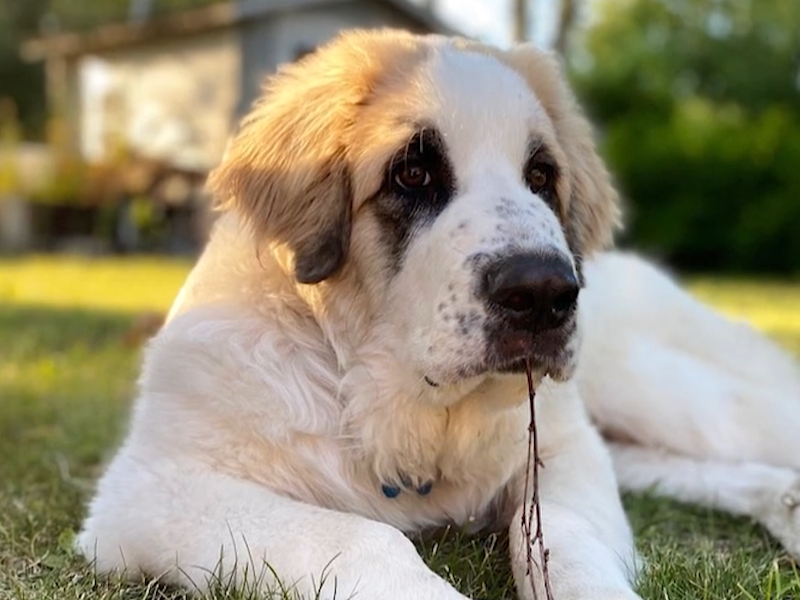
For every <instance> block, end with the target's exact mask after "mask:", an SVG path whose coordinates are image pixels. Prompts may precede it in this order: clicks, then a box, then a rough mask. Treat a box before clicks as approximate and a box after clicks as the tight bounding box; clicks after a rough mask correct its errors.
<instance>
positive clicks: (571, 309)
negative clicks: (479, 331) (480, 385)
mask: <svg viewBox="0 0 800 600" xmlns="http://www.w3.org/2000/svg"><path fill="white" fill-rule="evenodd" d="M579 291H580V285H579V283H578V278H577V276H576V274H575V270H574V268H573V267H572V264H571V263H570V261H569V260H568V259H567V258H566V257H564V256H562V255H560V254H555V253H548V254H535V253H518V254H511V255H507V256H504V257H502V258H498V259H495V260H494V261H492V262H491V263H489V264H488V265H487V267H486V268H485V271H484V277H483V285H482V287H481V290H480V294H481V296H482V300H483V302H484V303H485V304H486V307H487V312H488V314H489V319H488V321H487V324H486V337H487V342H488V343H487V353H488V359H489V360H488V363H489V365H490V366H491V367H492V369H493V370H497V371H521V370H522V369H524V366H525V363H526V362H527V361H530V362H531V363H533V364H534V365H537V366H544V367H553V368H559V367H561V366H563V365H561V363H562V362H564V361H566V360H567V357H566V356H565V355H566V346H567V344H568V342H569V340H570V338H571V336H572V335H573V333H574V330H575V312H576V308H577V304H578V293H579Z"/></svg>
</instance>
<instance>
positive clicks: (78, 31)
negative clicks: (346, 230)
mask: <svg viewBox="0 0 800 600" xmlns="http://www.w3.org/2000/svg"><path fill="white" fill-rule="evenodd" d="M386 25H388V26H394V27H404V28H408V29H412V30H415V31H420V32H429V31H435V32H445V33H461V34H463V35H468V36H472V37H477V38H480V39H482V40H485V41H487V42H490V43H493V44H497V45H500V46H507V45H509V44H511V43H512V42H513V41H518V40H532V41H533V42H534V43H536V44H539V45H540V46H542V47H546V48H552V49H554V50H555V51H556V52H559V53H560V54H561V55H562V56H563V58H564V62H565V64H566V66H567V71H568V74H569V77H570V79H571V81H572V84H573V87H574V88H575V90H576V92H577V94H578V95H579V97H580V99H581V101H582V102H583V104H584V105H585V106H586V108H587V110H588V112H589V114H590V116H591V118H592V119H593V121H594V122H595V124H596V125H597V135H598V140H599V143H600V148H601V152H602V154H603V155H604V157H605V159H606V160H607V161H608V163H609V165H610V167H611V169H612V171H613V172H614V174H615V176H616V178H617V182H618V184H619V187H620V188H621V190H622V191H623V192H624V196H625V201H626V204H627V215H628V218H627V230H626V232H625V234H624V235H623V236H622V237H621V239H620V241H621V243H622V244H623V245H625V246H632V247H636V248H637V249H640V250H642V251H644V252H646V253H647V254H649V255H650V256H652V257H654V258H656V259H657V260H659V261H661V262H664V263H666V264H668V265H670V267H672V268H674V269H675V270H677V271H678V273H679V274H680V275H681V277H682V278H683V281H684V282H685V283H686V284H687V285H688V286H689V288H690V289H691V291H692V292H693V293H695V294H696V295H698V296H699V297H700V298H702V299H703V300H706V301H708V302H710V303H712V304H713V305H714V306H716V307H717V308H719V309H720V310H722V311H724V312H725V313H727V314H728V315H731V316H733V317H735V318H744V319H747V320H749V321H750V322H752V323H753V324H755V325H756V326H757V327H759V328H760V329H761V330H763V331H765V332H766V333H768V334H769V335H771V336H773V337H774V338H775V339H777V340H778V341H779V343H781V344H782V345H783V346H784V347H786V348H787V349H790V350H791V351H793V352H795V353H796V354H797V355H800V0H239V1H220V0H217V1H214V0H0V597H1V598H6V597H8V598H20V599H21V598H25V600H53V599H56V598H58V599H61V598H87V599H88V598H105V599H112V598H119V599H127V598H139V599H142V600H155V599H159V600H164V599H167V598H168V599H173V598H181V599H183V598H184V596H182V595H180V594H172V593H171V592H167V591H165V590H163V589H161V588H159V587H158V586H152V585H151V584H146V585H145V584H143V585H140V586H135V585H134V586H131V585H128V584H123V583H121V582H116V583H114V582H109V581H105V580H101V579H98V578H97V577H95V576H94V574H93V571H92V570H91V568H90V567H88V566H87V565H86V563H85V562H83V561H82V560H80V559H79V558H77V557H75V555H74V553H73V551H72V545H71V541H72V539H73V536H74V533H75V531H76V529H77V527H78V526H79V524H80V520H81V518H82V515H83V514H84V509H83V507H84V505H85V502H86V501H87V499H88V496H89V493H90V491H91V489H92V486H93V482H94V481H95V479H96V477H97V475H98V473H99V472H100V470H101V469H102V465H103V464H104V461H105V459H106V458H107V457H108V455H109V452H111V451H112V450H113V448H114V447H115V446H116V445H117V444H118V443H119V441H120V438H121V436H122V434H123V432H124V429H125V426H124V423H125V418H126V415H127V414H128V409H129V405H130V401H131V399H132V398H133V397H134V395H135V383H134V382H135V380H136V376H137V372H138V369H139V361H140V357H141V345H142V343H143V342H144V341H145V340H146V339H147V338H148V337H149V336H151V335H152V334H153V333H154V332H155V331H157V329H158V328H159V326H160V325H161V323H162V320H163V315H164V314H165V312H166V310H167V309H168V307H169V305H170V303H171V301H172V299H173V297H174V296H175V294H176V293H177V291H178V289H179V288H180V286H181V284H182V282H183V280H184V278H185V277H186V274H187V273H188V271H189V269H190V268H191V265H192V261H193V259H194V257H195V256H196V255H197V253H198V252H199V250H200V249H201V247H202V245H203V243H204V241H205V239H206V235H207V232H208V228H209V226H210V224H211V222H212V220H213V215H212V214H211V212H210V211H209V210H208V198H207V197H206V196H205V195H204V193H203V181H204V178H205V176H206V173H207V172H208V170H209V168H211V167H212V166H213V165H214V164H215V163H216V162H217V160H218V159H219V158H220V156H221V153H222V151H223V148H224V147H225V143H226V140H227V137H228V135H229V133H230V131H231V130H232V128H233V127H234V125H235V123H236V122H237V120H238V119H239V118H240V116H241V115H242V114H243V113H244V112H245V111H246V110H247V108H248V106H249V105H250V103H251V102H252V101H253V99H254V98H255V96H256V94H257V92H258V89H259V85H260V83H261V81H262V79H263V78H264V77H265V76H266V75H268V74H269V73H271V72H273V71H275V69H276V68H277V67H278V65H280V64H281V63H285V62H287V61H292V60H295V59H296V58H298V57H300V56H302V55H303V54H305V53H307V52H310V51H312V50H313V49H314V48H315V47H316V46H318V45H319V44H321V43H324V42H325V41H327V40H328V39H330V38H331V37H333V36H334V35H336V33H338V32H339V31H340V30H342V29H345V28H349V27H365V26H366V27H371V26H386ZM676 393H680V390H676ZM626 507H627V508H628V511H629V514H631V516H632V519H633V522H634V526H635V528H636V533H637V539H638V541H639V543H640V546H641V548H642V550H643V553H644V555H645V557H646V559H647V560H648V562H649V563H650V564H654V565H662V566H663V565H668V568H664V569H662V576H661V577H659V576H658V573H656V574H655V575H651V576H649V578H648V579H647V580H646V582H645V584H643V588H642V589H643V597H645V598H653V599H655V598H666V597H670V598H773V597H779V596H780V597H787V598H788V597H800V577H798V575H797V570H796V567H794V566H791V565H790V566H786V565H785V564H784V563H780V564H778V563H777V562H775V559H774V557H775V555H776V552H777V550H776V548H775V547H773V546H772V545H770V544H771V542H769V540H768V539H767V538H766V536H764V535H763V533H760V530H759V529H758V528H754V527H753V526H752V525H750V524H748V523H744V522H741V521H730V520H725V518H723V517H721V516H720V515H715V514H714V513H712V512H711V511H699V510H696V511H689V510H687V509H681V508H679V507H676V506H673V505H670V504H668V503H664V502H663V501H662V502H660V503H658V502H655V501H650V502H645V503H644V504H642V503H640V502H631V501H627V502H626ZM665 510H666V511H667V512H668V515H669V516H668V517H665V516H664V514H665V513H664V511H665ZM656 514H658V515H661V516H660V517H656V520H658V521H659V523H660V524H662V525H663V524H665V523H669V524H670V525H669V527H666V526H665V527H659V528H653V527H650V524H652V522H653V519H654V515H656ZM687 532H688V533H687ZM492 539H493V538H491V536H490V537H489V538H487V539H486V540H478V541H477V542H470V543H471V544H476V545H474V546H469V547H470V548H472V550H469V549H468V551H467V552H464V551H463V548H460V550H461V551H459V552H456V554H454V555H453V556H460V557H461V558H459V559H458V560H457V561H456V560H455V559H454V560H452V561H442V560H440V559H437V558H436V556H440V557H441V552H439V554H436V553H435V552H434V553H433V554H432V553H431V552H427V553H425V555H426V557H427V558H428V560H429V561H432V564H435V565H439V566H438V567H437V568H439V570H440V572H442V573H443V574H444V575H446V576H447V577H448V579H450V580H451V581H454V582H455V583H457V584H458V585H459V587H460V588H461V589H463V590H466V591H467V592H468V593H470V594H471V595H472V596H477V597H482V598H501V597H506V598H513V597H515V595H514V593H513V589H511V583H510V582H511V577H510V574H509V573H508V565H507V561H505V560H504V556H505V552H503V551H501V550H497V551H495V550H494V542H493V541H492ZM459 544H460V542H456V543H455V545H456V546H459ZM437 547H438V546H437ZM456 550H459V548H456ZM732 553H733V554H732ZM434 554H436V556H434ZM470 556H471V557H473V558H474V557H476V556H478V557H488V558H486V559H481V560H478V561H472V563H470V560H468V558H469V557H470ZM732 556H733V558H731V557H732ZM464 557H467V558H466V559H465V558H464ZM734 559H735V560H734ZM437 560H439V562H438V563H437V562H436V561H437ZM787 564H788V563H787ZM476 565H477V566H476ZM792 569H794V570H793V571H792ZM776 574H777V575H776ZM777 576H780V577H784V580H786V581H793V582H794V583H793V584H792V585H794V586H795V587H793V588H792V590H796V593H794V592H792V593H789V592H787V593H786V595H785V596H784V595H782V592H780V591H778V592H774V595H773V591H769V590H774V587H773V584H772V583H770V582H772V581H773V578H774V577H777ZM782 589H784V591H786V589H788V588H782ZM648 590H649V591H648ZM687 590H688V591H687ZM765 590H766V591H765ZM220 597H224V598H230V596H227V595H223V596H220Z"/></svg>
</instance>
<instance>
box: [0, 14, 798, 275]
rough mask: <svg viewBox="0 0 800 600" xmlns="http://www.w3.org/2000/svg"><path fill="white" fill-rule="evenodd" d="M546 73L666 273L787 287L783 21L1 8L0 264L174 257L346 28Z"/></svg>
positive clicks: (789, 78)
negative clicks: (491, 55) (264, 85)
mask: <svg viewBox="0 0 800 600" xmlns="http://www.w3.org/2000/svg"><path fill="white" fill-rule="evenodd" d="M381 25H389V26H395V27H404V28H408V29H412V30H416V31H437V32H446V33H453V32H457V33H463V34H465V35H469V36H473V37H478V38H481V39H483V40H485V41H488V42H490V43H494V44H498V45H501V46H503V45H507V44H509V43H511V42H512V41H514V40H523V39H529V40H533V41H534V42H535V43H537V44H539V45H541V46H543V47H550V48H554V49H555V50H556V51H558V52H559V53H561V54H562V55H563V56H564V60H565V62H566V64H567V66H568V70H569V74H570V78H571V79H572V82H573V85H574V86H575V88H576V90H577V92H578V95H579V96H580V98H581V100H582V101H583V103H584V104H585V106H586V107H587V109H588V111H589V113H590V115H591V117H592V118H593V120H594V121H595V123H596V125H597V127H598V134H599V138H600V142H601V147H602V152H603V154H604V156H605V158H606V159H607V160H608V162H609V164H610V165H611V168H612V170H613V171H614V173H615V175H616V177H617V180H618V183H619V186H620V187H621V189H622V190H623V192H624V194H625V197H626V200H627V204H628V227H627V232H626V234H625V236H623V238H621V241H622V243H624V244H629V245H635V246H636V247H637V248H640V249H642V250H645V251H647V252H649V253H650V254H652V255H654V256H656V257H658V258H660V259H663V260H664V261H666V262H668V263H669V264H670V265H673V266H674V267H676V268H679V269H681V270H683V271H715V272H718V271H733V272H759V273H764V272H770V273H776V274H793V273H797V272H798V270H800V235H798V233H797V223H800V2H798V1H797V0H498V1H496V2H487V1H485V0H338V1H337V0H240V1H232V2H231V1H225V2H221V1H219V0H217V1H215V0H1V1H0V249H2V250H5V251H7V252H8V251H13V252H24V251H30V250H70V251H79V252H84V253H86V252H89V253H102V252H143V251H146V252H152V251H158V252H168V253H181V254H193V253H195V252H196V251H197V250H198V248H199V247H200V246H201V245H202V243H203V240H204V239H205V234H206V232H207V229H208V225H209V223H210V216H209V214H208V211H207V210H206V207H207V202H206V199H205V198H204V197H203V194H202V182H203V179H204V176H205V174H206V172H207V171H208V169H209V168H210V167H211V166H213V165H214V164H215V162H216V161H217V160H218V158H219V157H220V154H221V151H222V149H223V147H224V144H225V140H226V138H227V135H228V134H229V132H230V131H231V128H232V127H233V126H234V124H235V123H236V121H237V120H238V119H239V118H240V116H241V115H242V114H243V113H244V112H245V111H246V109H247V107H248V106H249V105H250V103H251V102H252V101H253V99H254V98H255V97H256V95H257V92H258V90H259V86H260V83H261V81H262V80H263V78H264V77H265V76H266V75H268V74H269V73H271V72H273V71H274V70H275V69H276V68H277V67H278V65H280V64H281V63H284V62H287V61H291V60H294V59H296V58H298V57H299V56H302V55H303V54H304V53H306V52H309V51H311V50H313V49H314V48H315V47H316V46H318V45H319V44H321V43H324V42H325V41H327V40H328V39H330V38H331V37H332V36H334V35H335V34H336V33H337V32H338V31H340V30H342V29H345V28H349V27H371V26H381Z"/></svg>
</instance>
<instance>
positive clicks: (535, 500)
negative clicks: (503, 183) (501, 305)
mask: <svg viewBox="0 0 800 600" xmlns="http://www.w3.org/2000/svg"><path fill="white" fill-rule="evenodd" d="M526 367H527V376H528V402H529V404H530V412H531V421H530V424H529V425H528V462H527V468H526V469H525V488H524V491H523V497H524V498H525V499H526V500H527V499H528V498H529V497H530V499H531V504H530V507H529V508H528V510H525V507H524V506H523V509H522V523H521V527H522V534H523V537H524V538H525V542H526V545H525V553H526V559H527V563H528V572H527V575H528V578H529V580H530V583H531V591H532V592H533V599H534V600H539V594H538V592H537V591H536V583H535V578H534V576H533V573H534V567H535V566H536V564H535V563H534V562H533V544H534V543H535V544H537V545H538V546H539V569H540V572H541V574H542V583H543V584H544V595H545V600H553V589H552V587H551V586H550V573H549V571H548V569H547V563H548V561H549V560H550V551H549V550H548V549H547V547H546V546H545V543H544V532H543V530H542V503H541V498H540V497H539V467H544V463H543V462H542V459H541V458H540V457H539V436H538V431H537V430H536V404H535V399H536V390H535V389H534V387H533V376H532V375H531V365H530V362H528V363H527V365H526ZM531 478H532V479H533V481H531ZM531 484H532V487H533V489H532V494H531V496H528V490H529V488H530V487H531ZM534 518H535V519H536V531H535V532H531V524H532V523H533V519H534Z"/></svg>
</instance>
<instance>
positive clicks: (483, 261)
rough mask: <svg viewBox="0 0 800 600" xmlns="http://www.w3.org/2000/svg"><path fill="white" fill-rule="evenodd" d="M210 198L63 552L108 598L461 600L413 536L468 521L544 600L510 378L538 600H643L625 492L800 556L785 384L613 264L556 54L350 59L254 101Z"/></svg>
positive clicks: (604, 180)
mask: <svg viewBox="0 0 800 600" xmlns="http://www.w3.org/2000/svg"><path fill="white" fill-rule="evenodd" d="M208 185H209V189H210V190H211V192H212V193H213V195H214V197H215V199H216V203H217V204H218V207H219V208H220V210H221V211H222V214H221V216H220V218H219V220H218V222H217V224H216V226H215V229H214V232H213V234H212V237H211V239H210V241H209V243H208V245H207V248H206V249H205V251H204V253H203V255H202V257H201V258H200V260H199V262H198V263H197V265H196V266H195V267H194V269H193V271H192V272H191V274H190V275H189V277H188V279H187V281H186V283H185V285H184V286H183V288H182V290H181V292H180V293H179V296H178V298H177V299H176V301H175V304H174V305H173V307H172V310H171V312H170V315H169V317H168V320H167V323H166V325H165V326H164V327H163V329H162V330H161V331H160V332H159V333H158V334H157V336H156V337H155V338H154V339H153V340H152V341H151V342H150V343H149V345H148V347H147V349H146V352H145V356H144V364H143V368H142V374H141V378H140V381H139V395H138V398H137V400H136V403H135V406H134V409H133V415H132V422H131V426H130V431H129V433H128V436H127V439H126V441H125V442H124V444H123V445H122V448H121V449H120V450H119V452H118V454H117V455H116V457H115V458H114V460H113V461H112V462H111V464H110V466H109V467H108V469H107V471H106V473H105V475H104V476H103V477H102V479H101V481H100V482H99V486H98V490H97V493H96V496H95V498H94V500H93V501H92V503H91V506H90V509H89V515H88V517H87V519H86V521H85V523H84V525H83V529H82V531H81V533H80V535H79V537H78V547H79V549H80V551H81V552H82V553H83V554H84V555H85V556H86V557H87V558H88V559H89V560H91V561H93V562H94V564H95V566H96V568H97V569H98V571H100V572H104V573H106V572H118V573H123V574H125V575H127V576H129V577H138V576H141V575H143V574H144V575H146V576H151V577H160V578H162V580H163V581H165V582H167V583H170V584H177V585H180V586H184V587H187V588H190V589H194V590H199V591H201V592H202V591H204V590H206V589H207V588H208V586H209V585H212V584H213V582H214V581H223V582H226V583H227V584H230V585H233V586H235V587H239V588H246V589H249V590H251V591H255V592H257V593H262V594H264V595H265V596H267V595H269V594H270V593H272V592H274V591H275V590H281V589H283V590H286V589H291V590H293V592H296V593H298V594H300V595H301V596H303V597H319V598H334V597H337V596H338V597H343V598H347V597H351V596H353V595H358V597H368V598H376V599H381V600H394V599H397V598H415V599H419V600H425V599H434V598H436V599H437V600H446V599H451V600H456V599H460V600H463V598H464V596H463V595H462V594H461V593H460V592H458V591H457V590H456V589H455V588H453V587H452V586H451V585H450V584H448V583H447V582H445V581H444V580H443V579H441V578H440V577H438V576H437V575H435V574H434V573H433V572H431V571H430V570H429V569H428V567H427V566H425V564H424V563H423V561H422V560H421V558H420V557H419V556H418V554H417V552H416V549H415V547H414V545H413V544H412V542H411V541H410V540H409V536H412V535H414V534H415V533H418V532H421V531H424V530H427V529H429V528H434V527H438V526H443V525H447V524H457V525H459V526H461V527H464V528H467V529H469V530H471V531H476V532H477V531H482V530H489V529H502V528H506V529H508V531H509V546H510V554H511V556H510V560H511V564H512V570H513V573H514V577H515V581H516V585H517V589H518V591H519V595H520V597H521V598H523V599H527V600H530V599H531V598H533V593H534V592H533V588H532V587H531V585H530V584H529V582H528V579H527V578H528V574H527V573H528V565H527V558H526V557H527V554H528V552H527V544H528V543H529V541H528V540H527V538H526V536H524V535H523V534H522V532H521V529H520V527H519V522H520V519H521V516H522V512H523V511H525V510H528V509H527V506H528V505H529V502H530V498H527V497H526V496H525V494H524V480H525V477H526V473H527V472H528V470H529V469H530V468H531V466H530V464H529V462H528V457H527V454H528V426H529V422H530V415H529V408H528V404H527V399H528V390H527V384H526V376H525V375H524V373H525V370H526V368H527V367H530V369H531V372H532V379H533V381H534V384H535V387H536V401H535V402H536V408H537V420H538V430H539V438H540V439H539V444H540V449H541V457H542V461H543V463H544V465H545V468H544V469H543V470H542V471H541V473H540V478H541V481H540V486H541V487H540V500H541V510H542V527H543V529H544V531H545V532H546V541H547V545H548V548H549V574H550V583H551V585H552V591H553V594H554V596H555V598H557V599H558V600H570V599H586V600H589V599H591V600H603V599H605V600H611V599H616V600H623V599H629V600H633V599H635V598H638V596H637V594H636V593H635V591H634V588H635V582H636V577H637V569H638V568H639V565H640V561H639V559H638V558H637V554H636V550H635V546H634V541H633V536H632V533H631V528H630V526H629V524H628V522H627V519H626V516H625V513H624V511H623V507H622V504H621V501H620V495H619V487H620V486H621V487H622V488H624V489H634V490H636V489H651V488H653V489H655V490H656V491H658V492H661V493H664V494H666V495H670V496H672V497H675V498H678V499H680V500H685V501H690V502H697V503H701V504H705V505H709V506H714V507H717V508H721V509H724V510H728V511H731V512H736V513H742V514H748V515H751V516H753V517H754V518H756V519H759V520H760V521H761V522H763V523H764V524H765V525H766V526H767V527H768V528H769V529H770V531H771V532H772V533H773V534H774V535H776V536H777V537H778V539H780V540H781V541H782V542H783V543H784V544H785V545H786V546H787V548H788V549H789V550H790V551H791V552H792V553H793V554H794V555H795V556H798V555H800V543H799V542H800V527H798V517H797V516H796V513H795V512H794V508H795V506H796V505H797V504H799V503H800V487H798V477H797V475H796V474H795V469H797V468H798V467H800V452H798V451H797V450H798V442H797V440H796V439H795V438H796V435H795V431H796V429H797V428H796V427H789V426H787V423H795V424H796V423H800V403H797V402H795V403H794V404H792V402H791V401H793V400H794V401H796V400H798V399H800V377H798V375H797V370H796V366H795V365H794V364H793V363H792V361H791V359H789V358H788V357H787V356H786V355H785V354H784V353H783V352H782V351H781V350H779V349H778V348H777V347H776V346H774V345H773V344H772V343H771V342H769V341H767V340H766V339H764V338H763V337H761V336H759V335H758V334H755V333H754V332H752V331H751V330H750V329H749V328H747V327H746V326H740V325H737V324H734V323H731V322H728V321H727V320H725V319H724V318H722V317H720V316H718V315H716V314H714V313H713V312H712V311H710V310H709V309H707V308H705V307H703V306H702V305H700V304H699V303H697V302H696V301H694V300H692V299H691V298H690V297H689V296H688V295H687V294H686V293H685V292H683V291H681V290H680V289H679V288H678V287H677V286H676V285H675V284H674V283H672V281H671V280H670V279H669V277H668V276H666V275H665V274H664V273H663V272H662V271H661V270H660V269H658V268H656V267H654V266H652V265H651V264H649V263H647V262H645V261H643V260H642V259H639V258H637V257H635V256H631V255H625V254H620V253H614V252H611V251H608V249H609V248H610V247H611V245H612V241H613V236H614V232H615V230H616V229H617V228H618V226H619V223H620V208H619V201H618V195H617V192H616V191H615V188H614V186H613V184H612V181H611V178H610V176H609V174H608V171H607V170H606V168H605V166H604V164H603V162H602V161H601V159H600V158H599V156H598V154H597V152H596V149H595V146H594V142H593V139H592V130H591V127H590V125H589V123H588V121H587V120H586V118H585V117H584V116H583V114H582V113H581V111H580V109H579V107H578V105H577V103H576V101H575V99H574V97H573V95H572V94H571V92H570V90H569V89H568V86H567V84H566V83H565V80H564V78H563V76H562V74H561V71H560V68H559V66H558V63H557V61H556V60H555V59H554V58H553V57H552V56H550V55H548V54H546V53H543V52H542V51H540V50H537V49H535V48H534V47H533V46H530V45H523V46H519V47H515V48H513V49H511V50H508V51H501V50H497V49H494V48H491V47H487V46H483V45H480V44H478V43H475V42H471V41H466V40H460V39H451V38H446V37H438V36H416V35H412V34H409V33H403V32H399V31H392V30H380V31H356V32H349V33H346V34H343V35H341V36H340V37H338V38H337V39H335V40H334V41H332V42H331V43H329V44H328V45H327V46H325V47H323V48H321V49H319V50H318V51H316V52H315V53H313V54H310V55H308V56H306V57H305V58H303V59H302V60H300V61H299V62H297V63H295V64H291V65H288V66H286V67H285V68H283V70H281V71H280V72H279V73H278V74H276V75H275V76H273V77H272V78H271V79H270V81H269V82H268V85H267V87H266V89H265V92H264V96H263V98H262V99H261V100H260V101H259V102H258V103H257V104H256V105H255V106H254V107H253V109H252V111H251V112H250V114H249V115H248V116H247V117H246V118H245V119H244V120H243V122H242V124H241V127H240V129H239V130H238V132H237V133H236V135H235V136H234V138H233V139H232V141H231V143H230V145H229V147H228V149H227V151H226V154H225V156H224V158H223V159H222V162H221V164H220V165H219V166H218V167H217V168H216V169H215V170H214V171H213V172H212V173H211V175H210V177H209V182H208ZM601 433H602V434H603V435H604V436H605V437H606V441H604V440H603V438H602V437H601ZM537 559H538V555H537V554H536V553H534V562H536V560H537ZM541 566H542V565H539V564H538V563H537V564H535V565H534V568H533V569H532V570H531V571H532V575H531V576H532V578H533V582H534V584H533V585H534V586H535V588H536V589H537V590H538V593H539V594H543V593H544V589H543V578H542V575H541Z"/></svg>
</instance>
